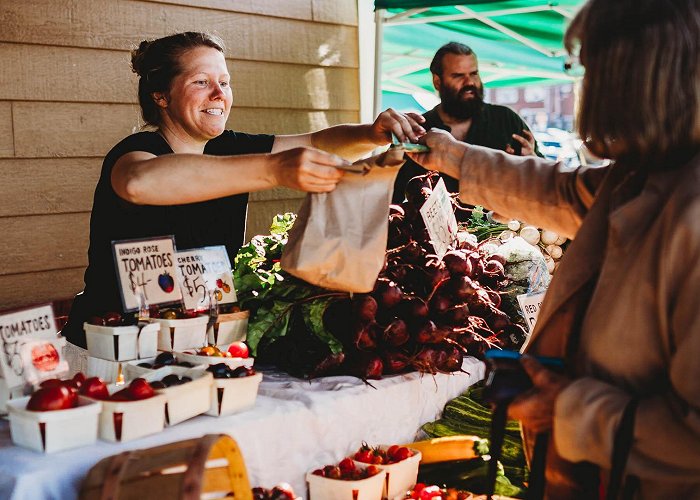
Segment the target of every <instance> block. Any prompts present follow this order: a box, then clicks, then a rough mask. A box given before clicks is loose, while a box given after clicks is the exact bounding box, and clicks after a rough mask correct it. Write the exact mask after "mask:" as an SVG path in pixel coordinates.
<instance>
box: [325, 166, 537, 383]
mask: <svg viewBox="0 0 700 500" xmlns="http://www.w3.org/2000/svg"><path fill="white" fill-rule="evenodd" d="M438 179H439V177H438V174H437V173H436V172H429V173H428V174H426V175H422V176H418V177H414V178H413V179H411V180H410V181H409V182H408V184H407V187H406V201H405V202H403V203H402V204H401V205H392V206H391V210H390V215H389V238H388V248H387V254H386V265H385V267H384V269H383V270H382V272H381V273H380V275H379V278H378V279H377V282H376V285H375V287H374V290H373V291H372V292H371V293H369V294H357V295H355V296H354V297H353V298H352V299H351V300H350V301H344V302H343V301H341V302H339V303H336V304H334V305H333V306H332V307H330V308H329V309H328V311H327V313H326V318H327V322H326V324H327V326H328V328H329V330H333V333H334V334H335V335H336V336H337V337H338V338H339V339H340V340H341V341H342V342H343V346H344V353H345V357H344V360H343V361H342V365H341V366H340V367H338V368H339V371H340V372H341V373H349V374H352V375H355V376H358V377H360V378H363V379H372V378H380V377H381V376H382V375H383V374H394V373H401V372H404V371H413V370H418V371H421V372H427V373H437V372H453V371H457V370H460V369H461V366H462V360H463V356H464V355H465V354H468V355H472V356H476V357H481V356H482V355H483V353H484V352H485V351H486V350H487V349H489V348H503V349H517V348H519V347H520V345H521V344H522V342H523V341H524V340H525V336H526V334H525V331H524V329H523V328H522V327H521V326H520V325H517V324H515V323H513V322H512V321H511V320H510V318H509V317H508V316H507V315H506V314H505V313H504V312H503V311H502V310H501V309H499V307H500V304H501V296H500V290H502V289H503V288H504V287H505V286H506V285H507V283H508V282H507V279H506V277H505V270H504V263H505V262H504V260H503V259H502V258H501V257H499V256H492V257H487V256H485V255H484V254H483V253H482V252H480V249H479V247H478V246H476V245H474V244H472V243H470V242H468V241H462V242H461V243H455V245H454V248H452V249H451V250H450V251H448V252H447V253H446V254H445V255H444V256H443V257H442V258H439V257H438V256H437V255H435V254H434V249H433V246H432V243H431V242H430V237H429V236H428V231H427V229H426V227H425V225H424V223H423V219H422V217H421V215H420V212H419V210H420V208H421V206H422V205H423V203H424V202H425V200H427V198H428V197H429V196H430V194H431V193H432V189H433V183H434V182H437V180H438Z"/></svg>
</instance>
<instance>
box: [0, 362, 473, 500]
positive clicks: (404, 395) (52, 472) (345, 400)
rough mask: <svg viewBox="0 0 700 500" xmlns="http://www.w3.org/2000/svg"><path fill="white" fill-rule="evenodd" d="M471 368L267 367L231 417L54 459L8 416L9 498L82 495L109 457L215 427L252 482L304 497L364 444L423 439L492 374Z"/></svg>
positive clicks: (1, 491)
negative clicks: (323, 371)
mask: <svg viewBox="0 0 700 500" xmlns="http://www.w3.org/2000/svg"><path fill="white" fill-rule="evenodd" d="M463 370H464V372H457V373H454V374H449V375H447V374H438V375H434V376H433V375H426V374H419V373H409V374H405V375H395V376H390V377H385V378H383V379H382V380H372V381H370V383H371V384H372V386H369V385H367V384H365V383H364V382H362V381H361V380H359V379H357V378H354V377H326V378H321V379H316V380H313V381H304V380H300V379H295V378H293V377H290V376H289V375H286V374H283V373H279V372H276V371H274V370H261V371H263V373H264V377H263V382H262V383H261V385H260V392H259V395H258V399H257V401H256V403H255V407H254V408H252V409H250V410H248V411H245V412H243V413H239V414H236V415H231V416H228V417H222V418H215V417H209V416H204V415H203V416H199V417H196V418H193V419H191V420H188V421H187V422H183V423H181V424H178V425H176V426H173V427H170V428H166V429H165V430H164V431H163V432H161V433H159V434H155V435H152V436H149V437H146V438H142V439H138V440H135V441H129V442H126V443H108V442H105V441H97V443H96V444H95V445H92V446H88V447H83V448H77V449H74V450H68V451H64V452H59V453H55V454H50V455H43V454H40V453H37V452H34V451H31V450H27V449H23V448H19V447H16V446H13V444H12V441H11V440H10V430H9V423H8V422H7V421H6V420H3V421H2V422H0V498H2V499H12V500H25V499H26V500H49V499H61V500H63V499H72V498H76V497H77V494H78V491H79V490H80V484H81V481H82V479H83V477H84V476H85V475H86V474H87V472H88V470H89V469H90V468H91V467H92V466H93V465H94V464H95V463H97V462H98V461H99V460H100V459H102V458H104V457H107V456H110V455H115V454H117V453H120V452H121V451H124V450H129V449H139V448H150V447H153V446H158V445H161V444H165V443H171V442H174V441H180V440H183V439H189V438H193V437H200V436H202V435H204V434H208V433H226V434H229V435H231V436H232V437H233V438H234V439H235V440H236V441H237V442H238V445H239V447H240V449H241V451H242V453H243V456H244V458H245V462H246V466H247V470H248V477H249V479H250V482H251V486H265V487H268V488H269V487H272V486H274V485H275V484H277V483H280V482H288V483H290V484H291V485H292V487H293V488H294V491H295V492H296V493H297V494H298V495H301V496H302V497H304V496H305V494H306V493H305V492H306V484H305V479H304V476H305V474H306V472H307V471H309V470H312V469H314V468H317V467H321V466H323V465H327V464H331V463H337V462H338V461H339V460H340V459H341V458H343V457H344V456H346V455H347V454H348V453H349V452H351V451H353V450H354V449H356V448H358V447H359V446H360V444H361V443H362V441H367V442H368V443H370V444H385V443H389V444H391V443H407V442H411V441H413V440H415V438H416V437H417V436H418V431H419V429H420V426H421V425H422V424H424V423H426V422H430V421H433V420H435V419H436V418H437V417H438V416H439V414H440V413H441V412H442V409H443V407H444V405H445V403H447V402H448V401H449V400H451V399H453V398H455V397H456V396H458V395H460V394H462V393H463V392H464V391H465V390H466V389H467V388H468V387H469V386H471V385H472V384H474V383H476V382H478V381H479V380H481V379H482V378H483V376H484V365H483V363H481V362H479V361H477V360H476V359H474V358H466V359H465V362H464V365H463ZM465 372H466V373H465Z"/></svg>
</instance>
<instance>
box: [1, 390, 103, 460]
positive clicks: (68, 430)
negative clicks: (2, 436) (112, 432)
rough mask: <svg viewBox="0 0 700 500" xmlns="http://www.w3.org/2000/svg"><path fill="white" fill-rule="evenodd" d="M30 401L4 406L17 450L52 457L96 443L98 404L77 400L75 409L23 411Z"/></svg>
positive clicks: (22, 399)
mask: <svg viewBox="0 0 700 500" xmlns="http://www.w3.org/2000/svg"><path fill="white" fill-rule="evenodd" d="M30 397H31V396H26V397H23V398H17V399H12V400H10V401H8V402H7V410H8V412H9V418H10V435H11V436H12V442H13V443H15V444H16V445H17V446H22V447H24V448H29V449H30V450H34V451H39V452H44V453H54V452H57V451H62V450H69V449H71V448H78V447H81V446H87V445H90V444H93V443H95V441H97V427H98V426H97V424H98V420H99V414H100V410H101V408H102V404H101V403H100V401H95V400H93V399H90V398H85V397H83V396H79V397H78V406H76V407H75V408H69V409H67V410H54V411H31V410H27V409H26V408H27V402H28V401H29V399H30Z"/></svg>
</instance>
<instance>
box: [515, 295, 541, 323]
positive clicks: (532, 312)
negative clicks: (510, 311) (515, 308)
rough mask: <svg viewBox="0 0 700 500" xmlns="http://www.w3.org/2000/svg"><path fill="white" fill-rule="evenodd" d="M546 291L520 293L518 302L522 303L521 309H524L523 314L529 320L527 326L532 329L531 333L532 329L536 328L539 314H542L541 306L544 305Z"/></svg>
mask: <svg viewBox="0 0 700 500" xmlns="http://www.w3.org/2000/svg"><path fill="white" fill-rule="evenodd" d="M545 293H546V292H544V291H543V292H534V293H524V294H522V295H518V304H520V309H521V310H522V312H523V316H524V317H525V320H526V321H527V327H528V329H529V330H530V333H532V330H534V329H535V324H536V323H537V316H539V314H540V306H542V301H543V300H544V294H545Z"/></svg>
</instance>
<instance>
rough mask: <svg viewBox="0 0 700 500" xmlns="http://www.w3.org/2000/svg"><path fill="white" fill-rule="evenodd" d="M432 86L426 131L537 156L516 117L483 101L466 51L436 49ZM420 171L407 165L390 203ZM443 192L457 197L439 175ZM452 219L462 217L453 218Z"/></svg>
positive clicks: (458, 46)
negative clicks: (434, 94)
mask: <svg viewBox="0 0 700 500" xmlns="http://www.w3.org/2000/svg"><path fill="white" fill-rule="evenodd" d="M430 72H431V73H432V74H433V86H434V87H435V90H437V91H438V93H439V94H440V104H438V105H437V106H435V107H434V108H433V109H431V110H430V111H427V112H426V113H425V114H423V117H424V118H425V123H423V126H424V127H425V128H426V129H430V128H439V129H442V130H447V131H448V132H450V133H451V134H452V136H453V137H454V138H455V139H457V140H460V141H466V142H469V143H470V144H478V145H480V146H486V147H489V148H494V149H500V150H503V151H506V152H508V153H513V154H519V155H523V156H526V155H532V154H535V155H537V156H542V155H541V154H540V152H539V149H538V148H537V143H536V141H535V138H534V136H533V135H532V132H530V129H529V128H528V126H527V124H526V123H525V122H524V121H523V119H522V118H520V116H518V114H517V113H515V112H514V111H513V110H512V109H510V108H507V107H505V106H499V105H496V104H488V103H485V102H484V85H483V83H482V82H481V77H480V76H479V64H478V61H477V58H476V54H475V53H474V52H473V51H472V49H471V48H470V47H468V46H466V45H464V44H462V43H458V42H450V43H448V44H445V45H443V46H442V47H440V48H439V49H438V51H437V52H436V53H435V56H434V57H433V60H432V62H431V63H430ZM424 173H425V170H424V169H423V168H422V167H421V166H420V165H417V164H416V163H415V162H413V161H411V160H409V161H407V162H406V163H405V164H404V166H403V167H401V170H400V171H399V175H398V177H397V178H396V182H395V183H394V195H393V197H392V201H393V203H401V202H402V201H403V200H404V198H405V194H404V192H405V189H406V183H407V182H408V181H409V180H410V179H411V178H412V177H414V176H416V175H421V174H424ZM442 178H443V179H444V181H445V186H446V187H447V190H448V191H449V192H452V193H453V192H457V190H458V184H457V180H456V179H454V178H452V177H449V176H446V175H443V176H442ZM457 215H458V218H461V217H467V216H468V213H465V214H462V213H460V212H458V213H457Z"/></svg>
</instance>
